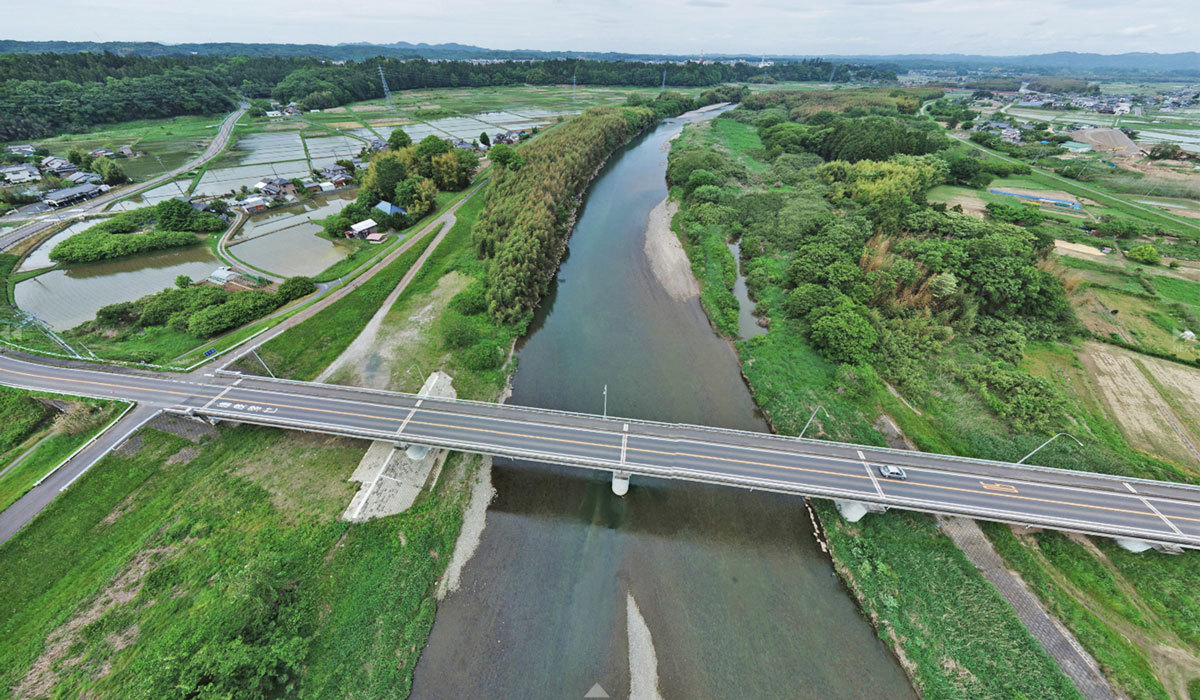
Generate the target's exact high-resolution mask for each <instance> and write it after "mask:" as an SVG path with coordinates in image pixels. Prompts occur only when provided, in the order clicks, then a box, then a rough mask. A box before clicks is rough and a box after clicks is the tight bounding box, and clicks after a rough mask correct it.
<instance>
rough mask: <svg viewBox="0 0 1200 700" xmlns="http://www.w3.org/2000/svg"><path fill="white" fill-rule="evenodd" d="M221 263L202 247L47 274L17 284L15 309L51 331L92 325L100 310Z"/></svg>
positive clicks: (199, 276)
mask: <svg viewBox="0 0 1200 700" xmlns="http://www.w3.org/2000/svg"><path fill="white" fill-rule="evenodd" d="M219 266H220V261H219V260H218V259H217V257H216V256H215V255H213V254H212V253H211V252H209V250H208V248H207V247H206V246H204V245H198V246H193V247H190V248H183V249H176V250H166V251H160V252H157V253H149V254H147V255H140V256H138V257H135V258H128V259H125V260H114V261H112V262H105V263H96V264H93V265H78V266H75V267H71V268H68V269H60V270H51V271H50V272H47V273H45V274H43V275H38V276H37V277H34V278H33V279H28V280H25V281H24V282H21V283H19V284H17V286H16V288H15V289H14V295H15V296H16V302H17V306H18V307H19V308H21V309H24V310H26V311H29V312H31V313H33V314H34V315H36V316H37V317H38V318H40V319H41V320H42V321H44V322H45V323H47V324H49V325H50V327H51V328H54V329H55V330H60V331H61V330H66V329H68V328H74V327H75V326H77V325H79V324H81V323H83V322H84V321H90V320H91V319H92V318H94V317H95V316H96V312H97V311H98V310H100V308H101V307H104V306H108V305H109V304H115V303H116V302H119V301H132V300H134V299H137V298H139V297H142V296H145V295H147V294H153V293H154V292H159V291H162V290H163V289H166V288H167V287H170V286H172V285H174V284H175V278H176V277H177V276H178V275H187V276H188V277H191V278H192V279H195V280H200V279H204V278H205V277H207V276H208V275H209V273H211V272H212V271H213V270H214V269H216V268H217V267H219Z"/></svg>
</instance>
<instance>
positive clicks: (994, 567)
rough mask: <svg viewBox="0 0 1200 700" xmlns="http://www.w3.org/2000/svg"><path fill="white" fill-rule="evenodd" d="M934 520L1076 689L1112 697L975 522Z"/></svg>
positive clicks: (1099, 698)
mask: <svg viewBox="0 0 1200 700" xmlns="http://www.w3.org/2000/svg"><path fill="white" fill-rule="evenodd" d="M938 521H939V522H940V523H941V524H942V531H943V532H945V533H946V534H947V535H949V536H950V539H952V540H954V544H956V545H958V548H959V549H961V550H962V552H963V554H965V555H967V559H969V560H970V561H971V563H972V564H974V565H975V568H976V569H979V573H981V574H983V577H984V578H986V579H987V580H988V581H990V582H991V583H992V585H993V586H995V587H996V590H997V591H999V593H1000V597H1002V598H1004V599H1005V600H1006V601H1008V604H1009V605H1011V606H1012V609H1013V611H1014V612H1016V613H1017V617H1018V618H1020V620H1021V622H1022V623H1023V624H1024V625H1025V628H1026V629H1028V630H1029V633H1030V634H1032V635H1033V637H1034V639H1036V640H1038V643H1040V644H1041V645H1042V648H1043V649H1045V650H1046V653H1047V654H1049V655H1050V656H1051V657H1053V658H1054V660H1055V661H1057V662H1058V666H1059V668H1061V669H1062V671H1063V673H1065V674H1066V675H1067V677H1068V678H1070V679H1071V682H1073V683H1074V684H1075V687H1076V688H1078V689H1079V692H1080V693H1082V694H1083V696H1084V697H1086V698H1089V700H1116V698H1117V694H1116V693H1115V692H1113V689H1112V686H1111V685H1109V683H1108V679H1106V678H1105V677H1104V674H1102V673H1101V672H1100V667H1099V665H1098V664H1097V663H1096V660H1095V659H1093V658H1092V656H1091V654H1089V653H1087V651H1086V650H1084V648H1083V647H1082V646H1080V645H1079V642H1077V641H1076V640H1075V637H1074V635H1072V634H1071V633H1070V632H1069V631H1068V630H1066V629H1065V628H1063V627H1062V625H1061V624H1059V623H1058V621H1057V620H1055V619H1053V618H1052V617H1050V614H1049V613H1047V612H1046V610H1045V608H1043V607H1042V604H1041V602H1039V601H1038V599H1037V597H1035V596H1034V595H1033V593H1031V592H1030V591H1029V589H1028V588H1026V587H1025V582H1024V581H1022V580H1021V579H1020V577H1018V576H1017V575H1016V574H1014V573H1012V572H1011V571H1009V570H1008V567H1007V566H1005V564H1004V559H1003V558H1002V557H1001V556H1000V555H999V554H997V553H996V550H995V549H994V548H993V547H992V543H991V542H990V541H988V539H987V537H986V536H985V535H984V534H983V531H982V530H980V529H979V524H978V523H976V522H975V521H974V520H970V519H968V518H938Z"/></svg>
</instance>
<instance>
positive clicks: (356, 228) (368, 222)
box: [346, 219, 379, 238]
mask: <svg viewBox="0 0 1200 700" xmlns="http://www.w3.org/2000/svg"><path fill="white" fill-rule="evenodd" d="M378 231H379V229H378V224H376V223H375V219H364V220H363V221H360V222H358V223H357V224H354V225H352V226H351V227H350V230H349V231H347V232H346V238H366V237H367V236H369V235H371V234H372V233H378Z"/></svg>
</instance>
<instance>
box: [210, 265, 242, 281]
mask: <svg viewBox="0 0 1200 700" xmlns="http://www.w3.org/2000/svg"><path fill="white" fill-rule="evenodd" d="M239 279H241V275H239V274H238V273H237V272H234V270H233V268H231V267H218V268H217V269H215V270H213V271H212V272H211V273H209V275H208V280H207V281H208V282H212V283H213V284H216V285H222V286H223V285H226V284H228V283H230V282H235V283H236V282H237V281H238V280H239Z"/></svg>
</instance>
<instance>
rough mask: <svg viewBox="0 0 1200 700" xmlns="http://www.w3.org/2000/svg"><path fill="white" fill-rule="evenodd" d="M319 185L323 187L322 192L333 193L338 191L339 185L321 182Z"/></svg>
mask: <svg viewBox="0 0 1200 700" xmlns="http://www.w3.org/2000/svg"><path fill="white" fill-rule="evenodd" d="M318 184H320V185H321V191H322V192H332V191H334V190H336V189H337V185H335V184H333V183H332V182H321V183H318Z"/></svg>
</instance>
